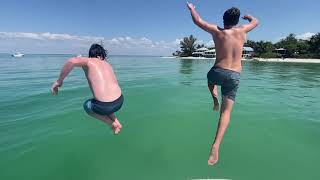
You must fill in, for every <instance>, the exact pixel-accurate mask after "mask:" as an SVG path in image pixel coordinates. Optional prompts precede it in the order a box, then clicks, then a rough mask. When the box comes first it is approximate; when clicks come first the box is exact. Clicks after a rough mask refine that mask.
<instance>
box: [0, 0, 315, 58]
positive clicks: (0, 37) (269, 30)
mask: <svg viewBox="0 0 320 180" xmlns="http://www.w3.org/2000/svg"><path fill="white" fill-rule="evenodd" d="M190 1H191V0H190ZM191 2H193V3H194V4H195V5H196V9H197V10H198V12H199V13H200V15H201V16H202V18H203V19H205V20H207V21H209V22H212V23H216V24H218V25H220V26H222V15H223V12H224V11H225V10H226V9H228V8H230V7H232V6H236V7H238V8H240V10H241V13H242V15H244V14H247V13H249V14H252V15H253V16H255V17H257V18H258V19H259V20H260V26H259V27H258V28H257V29H255V30H254V31H252V32H251V33H250V34H249V35H248V39H252V40H269V41H273V42H275V41H277V40H279V39H280V38H282V37H285V36H286V35H288V34H289V33H295V34H296V35H298V36H299V37H302V38H303V37H304V38H305V36H308V35H310V34H312V33H316V32H319V31H320V23H318V22H319V21H318V20H317V18H318V17H320V11H319V10H318V7H320V1H317V0H303V1H292V0H291V1H290V0H278V1H276V0H268V1H257V0H250V1H249V0H239V1H231V0H229V1H218V0H193V1H191ZM0 22H1V28H0V52H15V51H21V52H26V53H85V52H86V51H87V49H88V48H89V46H90V44H91V43H93V42H99V41H100V40H103V41H104V43H105V46H106V47H107V48H108V49H109V51H110V53H111V54H146V55H167V54H170V53H171V52H172V51H173V50H175V49H177V48H178V42H179V39H181V38H182V37H184V36H188V35H190V34H193V35H195V36H196V37H197V38H198V39H199V41H200V42H203V43H205V44H210V40H211V39H210V38H211V37H210V36H209V34H207V33H206V32H204V31H202V30H200V29H199V28H197V27H196V26H195V25H194V24H193V23H192V20H191V18H190V14H189V12H188V10H187V8H186V6H185V1H184V0H161V1H160V0H157V1H156V0H134V1H133V0H113V1H111V0H90V1H89V0H64V1H62V0H28V1H21V0H20V1H18V0H10V1H9V0H2V1H1V6H0ZM240 23H245V21H241V22H240ZM306 33H307V34H306Z"/></svg>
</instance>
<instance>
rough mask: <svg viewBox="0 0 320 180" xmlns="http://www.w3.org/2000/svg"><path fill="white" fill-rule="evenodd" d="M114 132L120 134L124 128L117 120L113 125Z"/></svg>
mask: <svg viewBox="0 0 320 180" xmlns="http://www.w3.org/2000/svg"><path fill="white" fill-rule="evenodd" d="M111 128H112V130H113V132H114V134H116V135H117V134H119V133H120V130H121V128H122V125H121V124H120V122H119V121H118V120H117V119H116V120H115V121H114V122H113V123H112V127H111Z"/></svg>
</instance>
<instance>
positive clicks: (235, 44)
mask: <svg viewBox="0 0 320 180" xmlns="http://www.w3.org/2000/svg"><path fill="white" fill-rule="evenodd" d="M187 6H188V8H189V10H190V12H191V16H192V19H193V22H194V23H195V24H196V25H197V26H199V27H200V28H201V29H203V30H205V31H207V32H208V33H210V34H211V35H212V38H213V41H214V43H215V48H216V61H215V64H214V66H213V67H212V68H211V70H210V71H209V72H208V74H207V78H208V87H209V90H210V93H211V95H212V98H213V104H214V105H213V109H214V110H215V111H219V100H218V90H217V85H219V86H221V92H222V104H221V109H220V119H219V125H218V129H217V132H216V137H215V140H214V142H213V144H212V148H211V151H210V155H209V160H208V164H209V165H214V164H215V163H217V162H218V158H219V147H220V144H221V141H222V138H223V135H224V133H225V131H226V129H227V127H228V124H229V121H230V114H231V111H232V106H233V103H234V101H235V97H236V93H237V89H238V87H239V82H240V72H241V70H242V67H241V58H242V49H243V45H244V43H245V41H246V33H248V32H249V31H251V30H252V29H254V28H255V27H256V26H257V25H258V20H257V19H256V18H254V17H252V16H250V15H246V16H244V17H243V19H245V20H248V21H249V23H248V24H245V25H242V26H236V25H237V24H238V23H239V17H240V10H239V9H238V8H234V7H233V8H231V9H228V10H227V11H226V12H225V13H224V15H223V23H224V28H220V27H218V26H217V25H215V24H210V23H208V22H206V21H204V20H203V19H201V17H200V16H199V14H198V13H197V11H196V10H195V6H194V5H193V4H191V3H187Z"/></svg>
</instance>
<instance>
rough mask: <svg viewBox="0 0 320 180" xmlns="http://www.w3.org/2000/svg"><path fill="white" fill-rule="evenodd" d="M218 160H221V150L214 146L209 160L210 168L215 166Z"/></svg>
mask: <svg viewBox="0 0 320 180" xmlns="http://www.w3.org/2000/svg"><path fill="white" fill-rule="evenodd" d="M218 159H219V148H218V147H215V146H212V148H211V152H210V155H209V159H208V165H209V166H212V165H215V164H216V163H217V162H218Z"/></svg>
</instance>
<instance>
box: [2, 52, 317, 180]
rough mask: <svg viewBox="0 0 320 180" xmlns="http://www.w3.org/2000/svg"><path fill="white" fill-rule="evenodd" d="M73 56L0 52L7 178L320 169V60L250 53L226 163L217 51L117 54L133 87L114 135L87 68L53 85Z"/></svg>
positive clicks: (126, 83) (236, 179)
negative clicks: (215, 76)
mask: <svg viewBox="0 0 320 180" xmlns="http://www.w3.org/2000/svg"><path fill="white" fill-rule="evenodd" d="M66 58H68V56H63V55H60V56H57V55H55V56H53V55H33V56H32V55H29V56H26V57H24V58H21V59H14V58H11V57H9V56H8V55H0V67H1V71H0V179H1V180H44V179H45V180H73V179H74V180H82V179H83V180H89V179H90V180H106V179H108V180H109V179H110V180H114V179H115V180H117V179H134V180H136V179H137V180H138V179H139V180H140V179H148V180H150V179H156V180H157V179H159V180H171V179H172V180H176V179H178V180H179V179H181V180H183V179H192V178H196V179H199V178H218V179H219V178H225V179H233V180H251V179H252V180H256V179H259V180H260V179H266V180H269V179H288V180H289V179H299V180H300V179H320V172H319V169H320V140H319V139H320V111H319V107H320V101H319V100H320V94H319V93H320V74H319V72H320V64H289V63H257V62H244V63H243V73H242V77H241V85H240V89H239V91H238V96H237V103H236V104H235V107H234V111H233V114H232V120H231V124H230V127H229V129H228V131H227V133H226V135H225V139H224V141H223V142H222V145H221V149H220V159H219V163H218V164H217V165H216V166H213V167H208V166H207V158H208V153H209V150H210V145H211V143H212V140H213V138H214V134H215V130H216V126H217V119H218V114H217V113H214V112H213V111H212V110H211V109H212V102H211V96H210V94H209V93H208V90H207V87H206V73H207V71H208V70H209V69H210V68H211V66H212V62H211V61H209V60H193V61H192V60H176V59H165V58H159V57H126V56H111V57H110V61H111V63H112V64H113V66H114V69H115V72H116V74H117V76H118V79H119V82H120V85H121V87H122V90H123V93H124V97H125V103H124V106H123V108H122V109H121V111H120V112H119V113H118V117H119V119H120V121H121V122H122V123H123V126H124V127H123V129H122V132H121V134H120V135H119V136H114V135H112V133H111V131H110V130H109V128H107V127H106V125H105V124H103V123H101V122H99V121H97V120H94V119H92V118H91V117H89V116H87V115H86V114H85V112H84V111H83V109H82V103H83V102H84V101H85V100H86V99H88V98H90V97H91V94H90V91H89V89H88V87H87V84H86V81H85V80H84V76H83V74H82V72H81V70H79V69H77V70H75V71H74V72H73V73H72V74H71V75H70V77H68V78H67V79H66V81H65V83H64V86H63V88H62V90H61V92H60V94H59V95H58V96H51V95H50V93H49V89H50V86H51V83H52V82H53V81H54V80H55V79H56V78H57V76H58V72H59V68H60V67H61V66H62V64H63V63H64V61H65V60H66Z"/></svg>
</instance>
